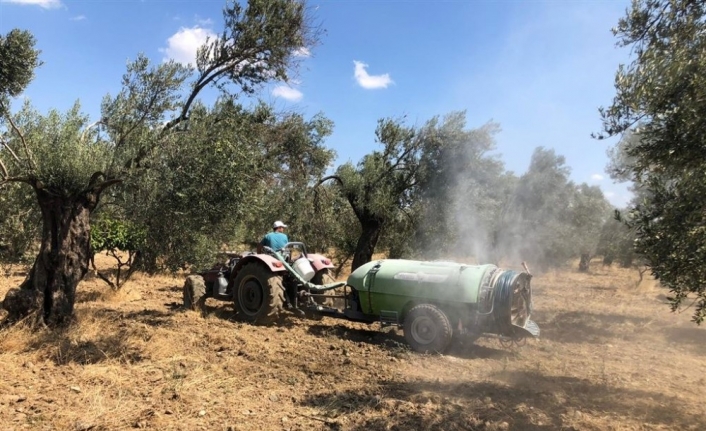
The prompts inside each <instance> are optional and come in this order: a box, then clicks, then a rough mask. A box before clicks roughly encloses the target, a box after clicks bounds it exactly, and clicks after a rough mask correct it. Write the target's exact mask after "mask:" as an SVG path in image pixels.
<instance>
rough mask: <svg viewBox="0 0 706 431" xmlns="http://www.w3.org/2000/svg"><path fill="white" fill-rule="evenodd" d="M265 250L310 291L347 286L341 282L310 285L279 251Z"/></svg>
mask: <svg viewBox="0 0 706 431" xmlns="http://www.w3.org/2000/svg"><path fill="white" fill-rule="evenodd" d="M264 248H265V250H266V251H269V252H270V253H271V254H272V255H273V256H274V257H275V259H277V260H279V261H280V262H281V263H282V265H284V267H285V268H286V269H287V271H289V272H290V273H291V274H292V275H294V277H295V278H296V279H297V280H299V282H300V283H302V284H303V285H304V287H306V288H307V289H309V290H312V291H314V292H326V291H328V290H333V289H336V288H338V287H343V286H345V285H346V282H345V281H339V282H336V283H329V284H325V285H318V284H314V283H310V282H308V281H306V280H304V278H303V277H302V276H301V275H299V273H298V272H297V271H295V270H294V268H292V267H291V266H290V265H289V264H288V263H287V261H286V260H285V259H284V257H282V255H281V254H279V253H278V252H277V251H275V250H273V249H271V248H269V247H264Z"/></svg>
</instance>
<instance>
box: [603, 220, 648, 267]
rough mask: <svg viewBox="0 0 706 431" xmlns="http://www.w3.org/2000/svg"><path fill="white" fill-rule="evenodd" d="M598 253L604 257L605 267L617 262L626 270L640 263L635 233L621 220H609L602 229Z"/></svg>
mask: <svg viewBox="0 0 706 431" xmlns="http://www.w3.org/2000/svg"><path fill="white" fill-rule="evenodd" d="M618 214H620V212H618ZM596 253H597V254H599V255H602V256H603V263H604V264H605V265H611V264H612V263H613V262H614V261H617V262H618V263H619V264H620V265H621V266H622V267H624V268H629V267H631V266H632V265H633V263H635V262H638V261H639V259H638V256H637V254H636V253H635V232H634V231H633V230H631V229H630V228H629V227H628V226H627V225H626V224H625V223H622V222H621V221H620V219H619V218H616V217H611V218H609V219H608V220H606V221H605V223H604V224H603V228H602V229H601V233H600V237H599V241H598V247H597V250H596Z"/></svg>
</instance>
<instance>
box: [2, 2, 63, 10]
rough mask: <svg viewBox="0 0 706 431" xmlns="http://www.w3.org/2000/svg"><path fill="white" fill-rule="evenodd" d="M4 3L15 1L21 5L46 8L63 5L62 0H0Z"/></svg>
mask: <svg viewBox="0 0 706 431" xmlns="http://www.w3.org/2000/svg"><path fill="white" fill-rule="evenodd" d="M0 2H2V3H15V4H21V5H36V6H39V7H42V8H44V9H56V8H58V7H61V1H60V0H0Z"/></svg>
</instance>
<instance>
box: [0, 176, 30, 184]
mask: <svg viewBox="0 0 706 431" xmlns="http://www.w3.org/2000/svg"><path fill="white" fill-rule="evenodd" d="M7 183H27V184H29V185H30V186H33V185H34V183H33V180H32V178H29V177H7V178H5V179H3V180H2V181H0V186H2V185H3V184H7Z"/></svg>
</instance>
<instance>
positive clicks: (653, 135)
mask: <svg viewBox="0 0 706 431" xmlns="http://www.w3.org/2000/svg"><path fill="white" fill-rule="evenodd" d="M613 32H614V34H615V35H616V36H617V38H618V40H619V42H618V44H619V45H620V46H624V47H630V48H631V52H632V54H633V58H632V60H631V62H630V63H628V64H627V65H621V66H620V67H619V68H618V71H617V73H616V78H615V90H616V94H615V97H614V99H613V102H612V103H611V104H610V105H609V106H608V107H606V108H602V109H601V110H600V114H601V118H602V120H603V133H601V134H599V135H598V137H599V138H605V137H609V136H619V135H621V134H630V133H633V132H634V134H635V135H636V136H635V139H634V142H633V143H632V144H630V145H628V146H627V147H626V148H625V155H626V156H627V158H626V160H627V161H628V163H627V164H626V165H625V171H624V173H625V174H626V176H627V178H629V179H630V180H631V181H633V182H634V183H635V184H637V185H638V186H639V187H640V188H641V189H642V190H644V191H646V193H645V195H644V198H643V199H640V200H639V201H636V202H633V203H632V204H631V205H630V207H629V208H628V210H627V214H626V217H625V220H626V222H627V223H628V225H629V226H630V227H631V228H632V229H634V232H635V235H636V241H635V250H636V252H637V253H638V254H639V255H641V256H643V257H644V258H645V259H646V261H647V262H648V265H649V267H650V270H651V272H652V274H653V275H654V276H655V278H657V279H659V281H660V282H661V283H662V284H663V285H664V286H666V287H668V288H669V289H670V291H671V293H672V295H671V297H670V301H671V307H672V310H677V309H678V308H679V307H680V306H681V305H682V303H683V302H684V301H685V300H687V298H691V299H693V301H694V303H695V304H696V306H695V307H694V315H693V320H694V321H695V322H696V323H701V322H702V321H703V320H704V318H706V265H705V263H706V247H704V244H706V202H705V201H704V199H703V196H704V194H706V177H704V175H703V173H704V171H706V4H704V2H699V1H686V0H633V2H632V6H631V7H630V8H629V9H628V10H627V12H626V15H625V16H624V17H623V18H621V19H620V21H619V22H618V25H617V26H616V27H615V28H614V29H613Z"/></svg>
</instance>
